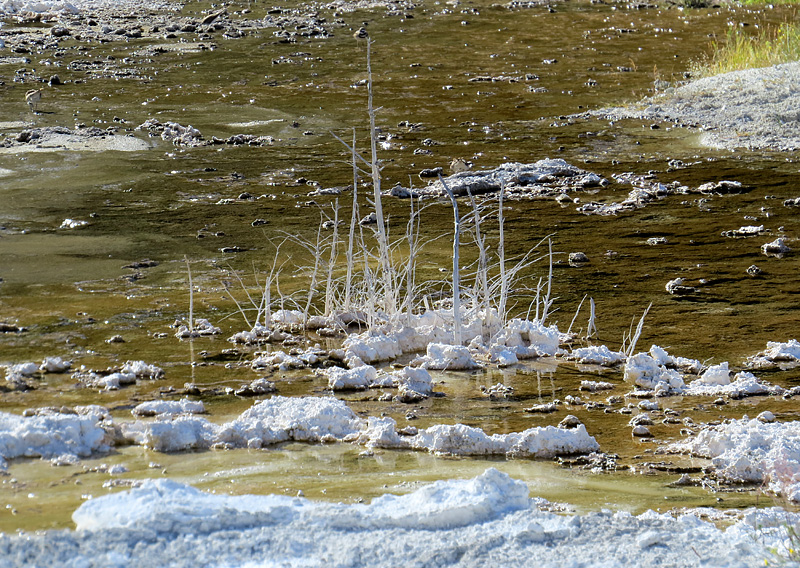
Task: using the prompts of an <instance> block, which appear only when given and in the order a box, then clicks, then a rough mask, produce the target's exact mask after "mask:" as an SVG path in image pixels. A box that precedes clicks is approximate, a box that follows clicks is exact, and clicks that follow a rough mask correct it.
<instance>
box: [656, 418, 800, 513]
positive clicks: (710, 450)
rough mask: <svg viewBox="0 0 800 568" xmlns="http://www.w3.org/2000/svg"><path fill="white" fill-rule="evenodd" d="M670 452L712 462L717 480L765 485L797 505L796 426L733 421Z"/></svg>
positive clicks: (799, 430)
mask: <svg viewBox="0 0 800 568" xmlns="http://www.w3.org/2000/svg"><path fill="white" fill-rule="evenodd" d="M672 449H673V450H676V451H681V452H686V453H690V454H692V455H696V456H700V457H706V458H712V462H713V464H714V467H715V468H716V472H717V476H718V477H720V478H721V479H725V480H727V481H732V482H750V483H764V482H767V483H768V484H769V488H770V489H771V490H772V491H774V492H775V493H778V494H781V495H783V496H784V497H786V498H787V499H790V500H792V501H795V502H800V422H785V423H779V422H772V423H765V422H763V421H761V420H757V419H754V420H749V419H747V418H744V419H742V420H733V421H731V422H729V423H726V424H722V425H720V426H710V427H707V428H705V429H703V430H702V431H700V432H699V433H698V434H697V435H696V436H695V437H693V438H690V439H689V440H687V441H686V442H682V443H678V444H674V445H673V446H672Z"/></svg>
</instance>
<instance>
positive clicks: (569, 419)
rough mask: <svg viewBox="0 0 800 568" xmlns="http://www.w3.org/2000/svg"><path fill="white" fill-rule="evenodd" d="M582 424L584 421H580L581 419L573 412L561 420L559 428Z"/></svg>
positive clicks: (574, 426)
mask: <svg viewBox="0 0 800 568" xmlns="http://www.w3.org/2000/svg"><path fill="white" fill-rule="evenodd" d="M581 424H582V422H581V421H580V419H579V418H578V417H577V416H573V415H572V414H568V415H567V416H565V417H564V419H563V420H562V421H561V422H559V423H558V427H559V428H565V429H569V428H577V427H578V426H580V425H581Z"/></svg>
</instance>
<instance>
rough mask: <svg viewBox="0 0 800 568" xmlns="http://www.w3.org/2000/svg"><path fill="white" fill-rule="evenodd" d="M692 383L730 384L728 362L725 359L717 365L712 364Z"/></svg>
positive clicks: (708, 384) (709, 384)
mask: <svg viewBox="0 0 800 568" xmlns="http://www.w3.org/2000/svg"><path fill="white" fill-rule="evenodd" d="M692 384H697V385H707V386H712V385H719V386H725V385H729V384H731V372H730V371H729V370H728V362H727V361H725V362H724V363H720V364H719V365H712V366H711V367H709V368H708V369H706V370H705V371H704V372H703V374H702V375H700V378H699V379H697V380H695V381H694V382H693V383H692Z"/></svg>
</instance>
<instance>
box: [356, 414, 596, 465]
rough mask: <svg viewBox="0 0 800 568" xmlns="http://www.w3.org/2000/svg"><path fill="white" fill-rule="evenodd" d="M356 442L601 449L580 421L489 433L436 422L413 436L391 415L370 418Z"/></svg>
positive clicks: (533, 452)
mask: <svg viewBox="0 0 800 568" xmlns="http://www.w3.org/2000/svg"><path fill="white" fill-rule="evenodd" d="M359 441H360V442H362V443H365V444H366V445H367V446H369V447H384V448H413V449H417V450H425V451H429V452H432V453H437V454H448V455H462V456H468V455H469V456H487V455H505V456H514V457H536V458H551V457H553V456H557V455H569V454H582V453H589V452H593V451H596V450H598V449H600V446H599V444H598V443H597V441H596V440H595V439H594V438H593V437H592V436H590V435H589V434H588V432H587V431H586V427H585V426H583V425H582V424H581V425H579V426H578V427H577V428H572V429H563V428H556V427H555V426H547V427H545V428H529V429H528V430H524V431H522V432H511V433H509V434H493V435H491V436H490V435H488V434H487V433H486V432H484V431H483V430H481V429H480V428H475V427H473V426H466V425H464V424H454V425H449V424H437V425H435V426H431V427H430V428H427V429H425V430H420V431H419V432H418V433H417V434H415V435H413V436H402V435H400V433H398V432H397V424H396V423H395V421H394V420H393V419H391V418H370V419H369V422H368V425H367V428H366V430H364V432H362V433H361V435H360V436H359Z"/></svg>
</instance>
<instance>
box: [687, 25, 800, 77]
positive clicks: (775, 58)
mask: <svg viewBox="0 0 800 568" xmlns="http://www.w3.org/2000/svg"><path fill="white" fill-rule="evenodd" d="M711 47H712V53H711V55H710V56H709V57H708V58H707V59H705V60H702V61H699V62H696V63H695V64H694V65H693V66H692V73H693V74H694V75H695V76H696V77H709V76H711V75H719V74H720V73H727V72H729V71H738V70H740V69H755V68H758V67H769V66H770V65H777V64H778V63H788V62H790V61H798V60H800V24H793V23H785V24H781V26H780V27H778V28H766V29H762V30H759V32H758V33H756V34H751V33H747V32H746V31H745V30H744V29H742V28H738V27H736V28H731V29H730V30H729V31H728V33H727V35H726V38H725V40H724V41H722V42H717V41H715V42H714V43H712V44H711Z"/></svg>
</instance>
